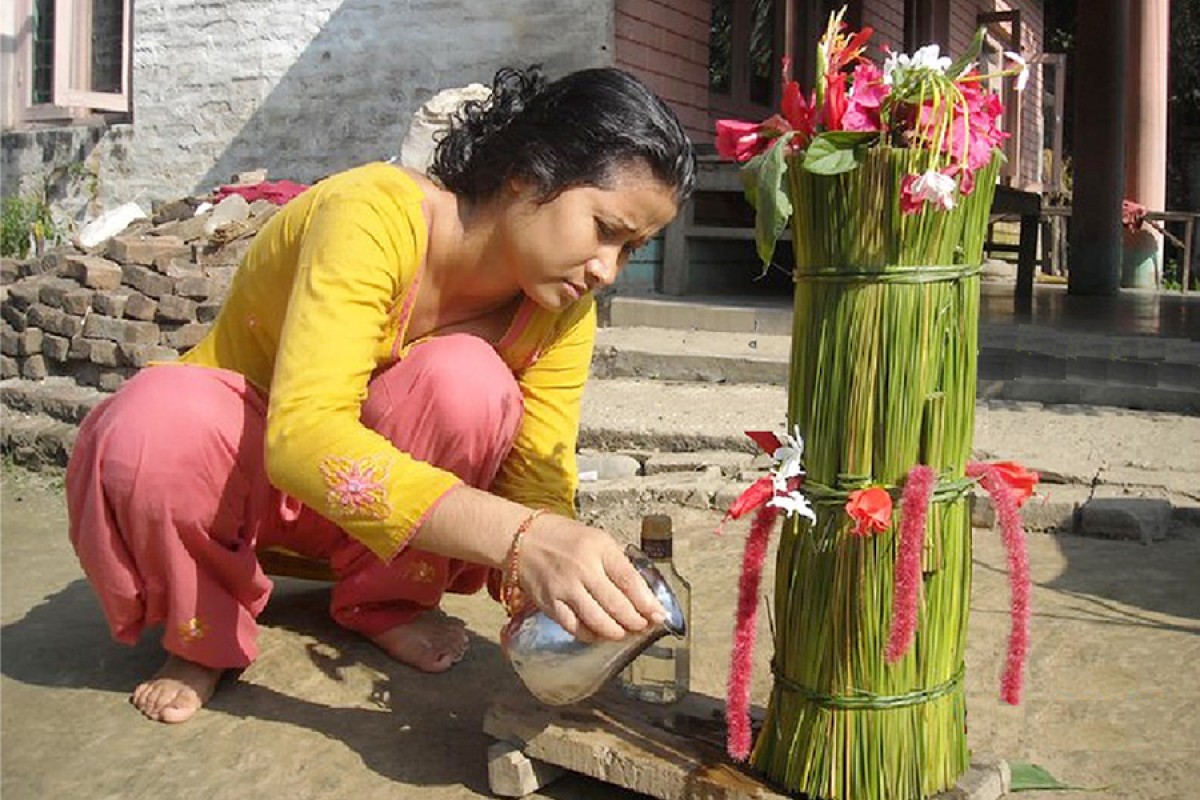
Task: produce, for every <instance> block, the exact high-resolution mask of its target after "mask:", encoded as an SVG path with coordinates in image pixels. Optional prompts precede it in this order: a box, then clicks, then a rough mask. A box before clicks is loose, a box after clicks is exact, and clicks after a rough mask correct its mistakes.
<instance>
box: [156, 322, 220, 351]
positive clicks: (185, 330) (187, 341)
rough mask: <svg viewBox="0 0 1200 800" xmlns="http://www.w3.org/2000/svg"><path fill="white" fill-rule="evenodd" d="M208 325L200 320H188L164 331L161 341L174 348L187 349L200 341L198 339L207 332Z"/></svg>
mask: <svg viewBox="0 0 1200 800" xmlns="http://www.w3.org/2000/svg"><path fill="white" fill-rule="evenodd" d="M209 327H210V326H209V325H206V324H204V323H202V322H189V323H188V324H186V325H181V326H180V327H179V328H177V329H175V330H173V331H167V332H165V333H164V334H163V337H162V341H163V344H165V345H167V346H168V347H174V348H175V349H176V350H188V349H190V348H192V347H195V346H196V345H197V344H199V343H200V340H201V339H203V338H204V336H205V334H207V333H208V329H209Z"/></svg>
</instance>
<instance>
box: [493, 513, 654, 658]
mask: <svg viewBox="0 0 1200 800" xmlns="http://www.w3.org/2000/svg"><path fill="white" fill-rule="evenodd" d="M517 570H518V578H519V581H520V584H521V588H522V591H523V592H524V594H525V597H526V598H527V599H528V600H530V601H532V602H533V603H534V604H535V605H537V607H538V608H539V609H541V610H542V611H544V612H546V614H548V615H549V616H550V617H551V619H553V620H554V621H555V622H557V623H558V624H559V625H561V626H562V627H563V628H564V629H565V630H566V631H567V632H568V633H570V634H571V635H572V636H575V637H577V638H581V639H592V638H597V639H622V638H624V636H625V634H626V633H635V632H637V631H641V630H644V629H645V627H646V626H647V625H649V624H651V623H661V622H664V621H665V620H666V619H667V612H666V610H665V609H664V608H663V607H662V604H661V603H660V602H659V601H658V598H656V597H655V596H654V593H653V592H652V591H650V587H649V586H647V585H646V581H645V580H643V578H642V576H641V574H640V573H638V571H637V569H636V568H634V566H633V563H632V562H630V560H629V558H628V557H626V555H625V552H624V550H623V548H622V547H621V545H620V544H618V543H617V541H616V540H615V539H613V537H612V536H610V535H609V534H607V533H606V532H604V531H602V530H600V529H599V528H593V527H590V526H588V525H584V524H583V523H581V522H577V521H575V520H572V519H568V518H566V517H561V516H557V515H551V514H546V515H543V516H541V517H538V519H536V520H535V521H534V522H533V524H532V525H531V526H530V528H529V530H528V532H527V533H526V534H525V536H524V538H523V540H522V542H521V557H520V561H519V563H518V565H517Z"/></svg>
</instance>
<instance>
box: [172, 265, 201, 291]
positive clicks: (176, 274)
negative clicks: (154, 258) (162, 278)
mask: <svg viewBox="0 0 1200 800" xmlns="http://www.w3.org/2000/svg"><path fill="white" fill-rule="evenodd" d="M162 273H163V274H164V275H166V276H167V277H168V278H174V279H175V284H176V289H175V292H176V293H177V294H178V292H179V288H178V284H179V281H180V280H182V279H184V278H203V277H204V270H202V269H201V268H200V265H199V264H193V263H192V262H190V261H179V260H178V259H172V260H171V261H169V262H168V263H167V265H166V266H165V267H164V268H163V269H162Z"/></svg>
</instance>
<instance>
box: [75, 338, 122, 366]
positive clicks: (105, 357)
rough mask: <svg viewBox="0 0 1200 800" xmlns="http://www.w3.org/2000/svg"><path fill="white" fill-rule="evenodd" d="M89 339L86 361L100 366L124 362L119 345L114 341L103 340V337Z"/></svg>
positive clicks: (119, 364)
mask: <svg viewBox="0 0 1200 800" xmlns="http://www.w3.org/2000/svg"><path fill="white" fill-rule="evenodd" d="M85 341H88V340H85ZM90 341H91V345H90V346H89V348H88V349H89V351H90V352H89V353H88V359H87V360H88V361H90V362H92V363H93V364H99V365H100V366H102V367H118V366H121V365H123V364H124V363H125V361H124V360H123V359H122V358H121V351H120V347H121V345H119V344H117V343H116V342H109V341H105V340H104V339H92V340H90ZM127 346H128V345H127Z"/></svg>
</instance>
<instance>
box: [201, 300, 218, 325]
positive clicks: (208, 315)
mask: <svg viewBox="0 0 1200 800" xmlns="http://www.w3.org/2000/svg"><path fill="white" fill-rule="evenodd" d="M221 305H222V304H221V303H201V304H200V305H198V306H196V321H197V322H212V321H213V320H215V319H216V318H217V315H218V314H220V313H221Z"/></svg>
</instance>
